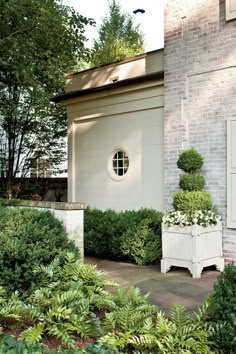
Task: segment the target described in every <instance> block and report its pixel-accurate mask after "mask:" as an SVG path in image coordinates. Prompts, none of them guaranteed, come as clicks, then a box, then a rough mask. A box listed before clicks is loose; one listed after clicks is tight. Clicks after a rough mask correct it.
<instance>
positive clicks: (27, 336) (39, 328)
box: [20, 323, 44, 343]
mask: <svg viewBox="0 0 236 354" xmlns="http://www.w3.org/2000/svg"><path fill="white" fill-rule="evenodd" d="M43 331H44V325H43V323H37V324H36V325H34V326H33V327H30V328H28V329H26V330H25V331H24V332H22V333H21V335H20V339H21V340H25V341H26V342H29V343H39V342H40V341H41V340H42V334H43Z"/></svg>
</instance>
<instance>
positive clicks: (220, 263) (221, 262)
mask: <svg viewBox="0 0 236 354" xmlns="http://www.w3.org/2000/svg"><path fill="white" fill-rule="evenodd" d="M224 267H225V261H224V258H222V257H221V258H219V260H218V262H217V263H216V269H217V270H218V271H219V272H223V270H224Z"/></svg>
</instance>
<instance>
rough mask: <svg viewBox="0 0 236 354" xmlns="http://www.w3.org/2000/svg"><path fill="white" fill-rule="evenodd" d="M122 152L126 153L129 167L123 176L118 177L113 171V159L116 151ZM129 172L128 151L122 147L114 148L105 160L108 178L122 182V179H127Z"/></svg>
mask: <svg viewBox="0 0 236 354" xmlns="http://www.w3.org/2000/svg"><path fill="white" fill-rule="evenodd" d="M120 150H122V151H124V152H125V153H126V155H127V156H128V160H129V167H128V170H127V172H126V173H125V174H123V175H122V176H118V175H117V174H116V173H115V171H114V169H113V158H114V155H115V154H116V153H117V152H118V151H120ZM129 170H130V156H129V153H128V151H127V150H126V149H125V148H123V147H122V146H116V147H115V148H114V149H113V150H112V152H111V153H110V155H109V157H108V159H107V172H108V174H109V176H110V177H111V178H112V179H113V180H114V181H122V180H123V179H124V178H126V177H127V175H128V174H129Z"/></svg>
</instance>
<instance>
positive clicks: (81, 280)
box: [0, 253, 235, 354]
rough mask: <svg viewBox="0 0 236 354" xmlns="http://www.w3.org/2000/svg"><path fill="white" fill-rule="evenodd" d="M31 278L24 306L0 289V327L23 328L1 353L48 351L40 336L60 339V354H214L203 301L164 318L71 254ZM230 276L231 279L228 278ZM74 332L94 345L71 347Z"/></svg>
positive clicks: (3, 339)
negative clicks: (194, 310) (14, 325)
mask: <svg viewBox="0 0 236 354" xmlns="http://www.w3.org/2000/svg"><path fill="white" fill-rule="evenodd" d="M37 274H41V277H39V278H38V279H40V281H39V283H38V289H37V290H35V291H34V292H33V293H32V294H31V295H30V296H29V297H28V298H27V299H26V300H25V301H24V303H23V302H22V301H20V299H19V296H18V294H13V295H12V297H11V298H7V296H6V293H5V292H4V291H3V289H0V324H2V326H4V327H7V324H8V320H9V319H10V320H11V322H10V323H11V324H12V321H13V320H15V321H17V322H18V323H19V324H21V326H22V329H24V328H25V326H26V325H27V329H25V330H24V331H23V332H22V333H21V335H20V340H19V341H15V339H14V338H12V337H10V338H9V337H8V336H5V335H2V336H0V348H1V346H2V348H4V350H5V351H3V352H4V353H9V354H10V353H12V354H15V353H16V354H17V353H27V354H29V353H39V354H40V353H54V352H53V351H50V350H47V349H44V348H43V347H42V337H43V335H44V334H48V335H51V336H55V337H57V338H59V339H61V340H62V342H63V343H64V344H65V345H66V346H67V348H68V349H63V350H62V349H58V350H57V351H56V352H57V353H62V352H63V353H65V354H76V353H77V354H79V353H81V354H82V353H84V354H87V353H90V354H92V353H94V354H108V353H109V354H110V353H111V354H116V353H117V354H118V353H120V354H121V353H129V352H130V353H142V354H151V353H153V354H154V353H163V354H164V353H180V354H184V353H185V354H186V353H189V354H191V353H199V354H200V353H201V354H210V353H213V352H214V353H220V349H219V346H218V345H217V343H216V337H217V336H218V335H219V334H220V333H221V331H222V328H223V326H222V325H219V324H218V323H216V322H214V319H213V320H212V319H209V313H212V307H211V305H210V306H209V302H205V303H204V304H203V305H202V306H201V307H200V309H199V311H198V312H197V313H196V314H194V315H189V314H188V313H187V312H186V309H185V308H184V307H183V306H175V307H173V308H172V310H171V312H170V315H169V316H167V315H165V314H163V313H162V312H160V311H158V309H157V307H156V306H155V305H152V304H150V301H149V296H148V294H147V295H145V296H142V295H141V292H140V290H139V289H137V288H130V289H121V288H117V289H113V288H112V289H110V286H112V287H113V286H114V285H115V284H114V283H112V282H109V281H108V280H106V278H105V277H104V274H102V273H101V272H98V271H97V270H96V267H95V266H94V265H86V264H85V265H84V264H80V263H79V261H78V259H77V257H76V256H75V255H74V254H71V253H68V254H67V255H66V256H65V257H64V258H59V257H58V258H56V259H54V260H53V261H52V262H51V264H49V265H46V266H44V265H40V266H38V267H36V269H35V271H34V275H37ZM230 278H231V279H232V280H235V279H234V276H233V277H232V274H231V276H230ZM232 295H235V294H234V293H233V294H232ZM223 296H224V294H223ZM232 303H233V302H232ZM209 309H210V311H209ZM4 311H5V312H4ZM98 311H99V312H98ZM98 313H99V314H100V316H99V317H98V316H97V314H98ZM75 333H77V334H79V335H80V337H81V338H93V340H94V343H91V344H89V345H88V347H87V348H86V349H76V346H75V341H74V338H73V334H75ZM95 340H96V342H95ZM7 342H8V344H7ZM19 348H21V349H19ZM56 352H55V353H56ZM227 353H229V351H228V352H227Z"/></svg>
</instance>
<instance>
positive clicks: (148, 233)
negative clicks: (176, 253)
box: [121, 219, 161, 265]
mask: <svg viewBox="0 0 236 354" xmlns="http://www.w3.org/2000/svg"><path fill="white" fill-rule="evenodd" d="M157 222H158V221H156V223H157ZM153 223H154V220H151V219H144V220H143V221H142V222H140V224H138V225H137V226H135V227H134V228H132V229H128V231H127V232H125V233H124V234H123V236H122V238H121V250H122V254H123V255H125V256H128V257H129V259H130V260H132V261H134V262H135V263H137V264H139V265H144V264H149V263H152V262H154V261H156V260H157V259H160V258H161V236H160V233H159V235H158V234H156V233H155V232H154V231H153V230H152V225H153Z"/></svg>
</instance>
